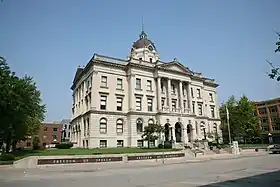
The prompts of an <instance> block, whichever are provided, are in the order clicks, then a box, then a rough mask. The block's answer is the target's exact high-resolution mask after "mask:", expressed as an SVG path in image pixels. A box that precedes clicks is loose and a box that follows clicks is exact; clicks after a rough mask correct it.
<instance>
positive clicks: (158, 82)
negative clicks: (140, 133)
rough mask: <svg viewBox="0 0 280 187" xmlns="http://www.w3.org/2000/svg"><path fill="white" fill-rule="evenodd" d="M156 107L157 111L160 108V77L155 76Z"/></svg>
mask: <svg viewBox="0 0 280 187" xmlns="http://www.w3.org/2000/svg"><path fill="white" fill-rule="evenodd" d="M157 109H158V112H159V111H161V110H162V108H161V78H160V77H157Z"/></svg>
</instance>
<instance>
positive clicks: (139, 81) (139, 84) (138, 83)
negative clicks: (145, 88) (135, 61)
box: [136, 78, 141, 89]
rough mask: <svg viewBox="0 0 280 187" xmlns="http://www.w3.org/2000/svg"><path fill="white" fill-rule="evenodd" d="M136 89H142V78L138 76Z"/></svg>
mask: <svg viewBox="0 0 280 187" xmlns="http://www.w3.org/2000/svg"><path fill="white" fill-rule="evenodd" d="M136 89H141V79H139V78H136Z"/></svg>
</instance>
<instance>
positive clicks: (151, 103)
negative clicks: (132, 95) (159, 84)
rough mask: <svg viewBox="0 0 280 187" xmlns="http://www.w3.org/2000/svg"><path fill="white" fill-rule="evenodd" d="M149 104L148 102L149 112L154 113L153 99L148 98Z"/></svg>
mask: <svg viewBox="0 0 280 187" xmlns="http://www.w3.org/2000/svg"><path fill="white" fill-rule="evenodd" d="M147 102H148V111H149V112H152V111H153V99H151V98H148V100H147Z"/></svg>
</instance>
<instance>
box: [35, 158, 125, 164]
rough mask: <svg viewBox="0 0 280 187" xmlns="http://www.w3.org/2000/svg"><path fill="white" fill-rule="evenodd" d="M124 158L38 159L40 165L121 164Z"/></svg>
mask: <svg viewBox="0 0 280 187" xmlns="http://www.w3.org/2000/svg"><path fill="white" fill-rule="evenodd" d="M122 160H123V159H122V157H100V158H59V159H38V161H37V164H38V165H44V164H78V163H100V162H120V161H122Z"/></svg>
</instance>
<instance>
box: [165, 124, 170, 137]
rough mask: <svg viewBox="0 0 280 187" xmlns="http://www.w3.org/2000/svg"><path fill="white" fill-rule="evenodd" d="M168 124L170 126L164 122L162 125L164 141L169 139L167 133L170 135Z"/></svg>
mask: <svg viewBox="0 0 280 187" xmlns="http://www.w3.org/2000/svg"><path fill="white" fill-rule="evenodd" d="M169 126H170V124H169V123H166V124H165V125H164V138H165V141H170V140H169V135H170V133H169Z"/></svg>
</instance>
